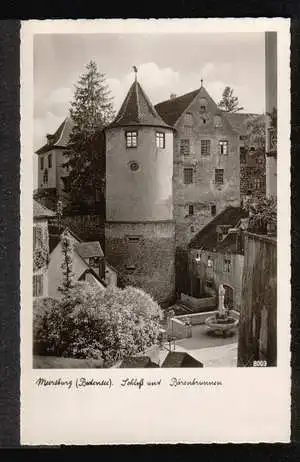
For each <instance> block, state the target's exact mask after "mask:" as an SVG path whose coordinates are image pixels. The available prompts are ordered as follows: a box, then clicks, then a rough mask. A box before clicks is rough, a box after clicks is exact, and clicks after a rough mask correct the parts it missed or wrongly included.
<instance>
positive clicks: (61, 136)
mask: <svg viewBox="0 0 300 462" xmlns="http://www.w3.org/2000/svg"><path fill="white" fill-rule="evenodd" d="M73 126H74V122H73V120H72V119H71V117H66V118H65V120H64V121H63V122H62V123H61V124H60V126H59V127H58V129H57V130H56V132H55V133H54V134H53V135H47V140H48V142H47V143H46V144H45V145H44V146H42V147H41V148H40V149H38V150H37V151H36V154H44V153H45V152H48V151H51V150H52V149H55V148H65V147H66V146H67V144H68V142H69V138H70V134H71V132H72V129H73Z"/></svg>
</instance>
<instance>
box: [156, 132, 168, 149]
mask: <svg viewBox="0 0 300 462" xmlns="http://www.w3.org/2000/svg"><path fill="white" fill-rule="evenodd" d="M165 145H166V140H165V134H164V133H162V132H156V147H157V148H161V149H164V148H165Z"/></svg>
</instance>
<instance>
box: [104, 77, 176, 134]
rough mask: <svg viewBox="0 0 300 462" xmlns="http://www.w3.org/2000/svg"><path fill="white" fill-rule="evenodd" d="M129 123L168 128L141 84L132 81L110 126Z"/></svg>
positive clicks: (120, 125)
mask: <svg viewBox="0 0 300 462" xmlns="http://www.w3.org/2000/svg"><path fill="white" fill-rule="evenodd" d="M128 125H129V126H130V125H147V126H148V125H151V126H154V127H166V128H170V127H169V126H168V124H166V123H165V122H164V121H163V120H162V118H161V117H160V115H159V114H158V113H157V111H156V110H155V108H154V106H153V105H152V103H151V102H150V100H149V98H148V96H147V95H146V93H145V92H144V90H143V89H142V87H141V85H140V84H139V83H138V82H137V81H134V82H133V84H132V85H131V87H130V89H129V91H128V93H127V96H126V98H125V100H124V101H123V104H122V106H121V108H120V110H119V112H118V114H117V116H116V118H115V120H114V121H113V122H112V123H111V124H110V125H109V128H110V127H122V126H128Z"/></svg>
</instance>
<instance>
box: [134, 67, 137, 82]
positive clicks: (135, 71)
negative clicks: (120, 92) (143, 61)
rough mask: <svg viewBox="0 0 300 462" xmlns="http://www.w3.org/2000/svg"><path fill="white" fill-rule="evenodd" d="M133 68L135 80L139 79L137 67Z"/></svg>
mask: <svg viewBox="0 0 300 462" xmlns="http://www.w3.org/2000/svg"><path fill="white" fill-rule="evenodd" d="M133 70H134V73H135V80H137V73H138V70H137V67H136V66H133Z"/></svg>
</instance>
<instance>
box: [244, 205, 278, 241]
mask: <svg viewBox="0 0 300 462" xmlns="http://www.w3.org/2000/svg"><path fill="white" fill-rule="evenodd" d="M276 230H277V199H276V198H274V197H271V198H267V197H261V198H259V199H256V201H255V202H252V203H251V204H250V205H249V224H248V231H250V232H254V233H257V234H276Z"/></svg>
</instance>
